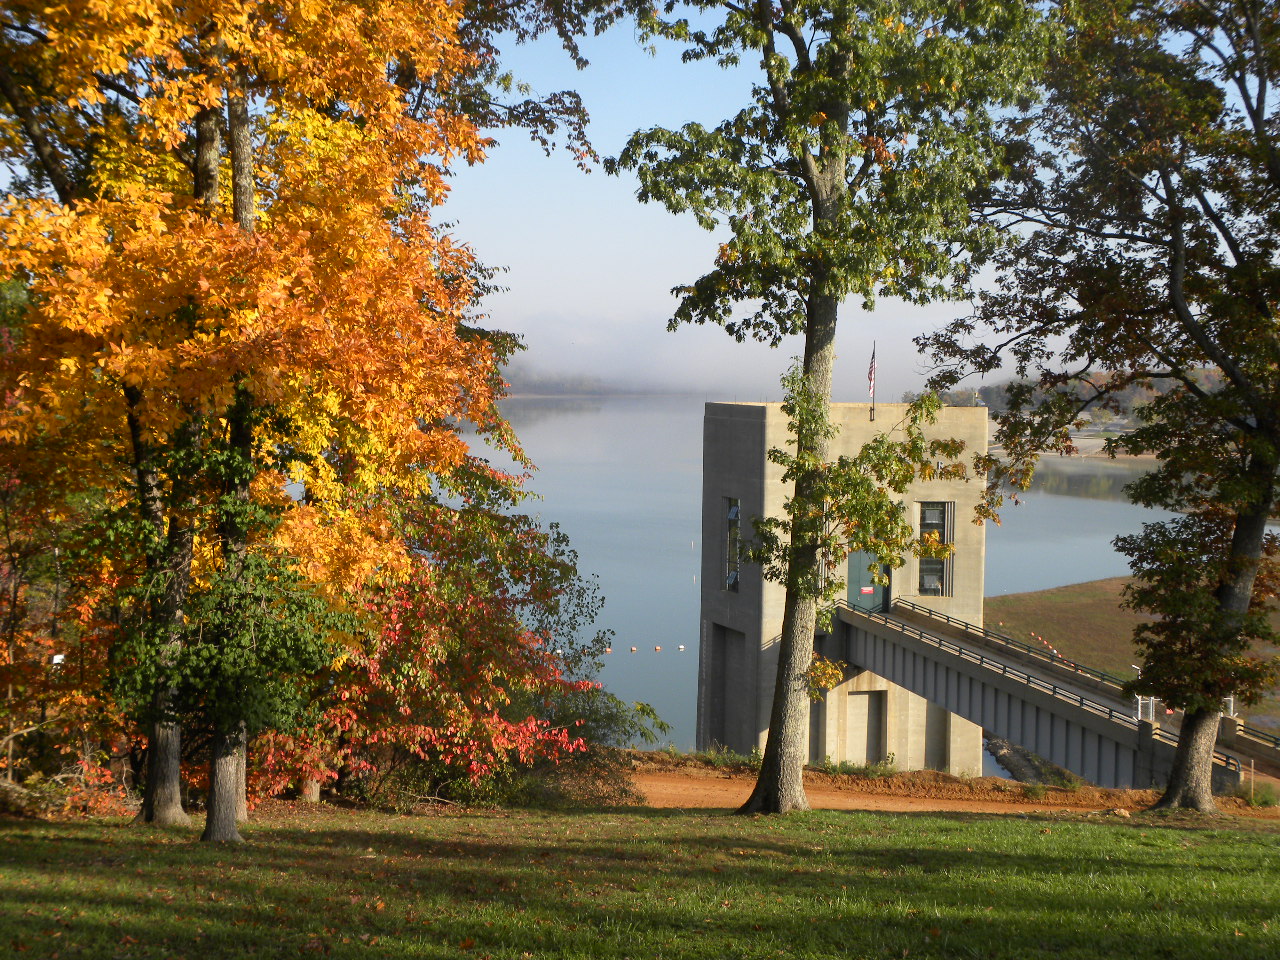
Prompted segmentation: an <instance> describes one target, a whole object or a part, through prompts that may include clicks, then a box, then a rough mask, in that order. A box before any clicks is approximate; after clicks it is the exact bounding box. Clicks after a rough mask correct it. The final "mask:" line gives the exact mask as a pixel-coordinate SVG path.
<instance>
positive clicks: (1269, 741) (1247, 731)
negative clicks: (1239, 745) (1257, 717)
mask: <svg viewBox="0 0 1280 960" xmlns="http://www.w3.org/2000/svg"><path fill="white" fill-rule="evenodd" d="M1240 733H1242V734H1243V735H1244V736H1246V737H1248V738H1249V739H1250V740H1261V741H1262V742H1263V743H1265V744H1266V745H1267V746H1269V747H1271V748H1272V749H1274V750H1280V737H1277V736H1276V735H1275V734H1274V733H1267V731H1265V730H1259V729H1258V728H1257V727H1251V726H1249V725H1248V724H1247V723H1242V724H1240Z"/></svg>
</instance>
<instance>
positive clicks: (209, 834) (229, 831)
mask: <svg viewBox="0 0 1280 960" xmlns="http://www.w3.org/2000/svg"><path fill="white" fill-rule="evenodd" d="M227 133H228V140H229V146H230V152H231V196H232V213H233V215H234V217H235V221H236V224H237V226H239V227H240V229H241V230H243V231H244V232H245V233H253V228H254V220H255V212H254V208H255V202H256V201H255V195H256V185H255V180H254V172H253V140H252V135H251V131H250V127H249V106H248V100H247V98H246V96H245V93H244V90H243V88H237V89H234V90H231V91H229V93H228V96H227ZM252 411H253V397H252V395H251V394H250V393H249V390H248V388H247V387H246V386H245V385H244V383H243V375H237V380H236V386H235V391H234V393H233V395H232V402H231V406H230V408H229V409H228V410H227V413H226V419H227V430H228V437H227V443H228V446H229V447H230V451H229V452H230V453H231V457H230V465H229V467H228V470H229V473H228V475H227V477H226V478H225V480H224V485H223V497H224V499H225V500H229V501H230V503H229V507H228V508H224V510H223V512H222V514H221V516H219V517H218V534H219V536H220V538H221V540H222V563H223V571H222V575H223V576H224V577H230V578H237V577H240V576H241V575H242V573H243V570H244V561H245V556H246V554H247V553H248V529H247V527H246V519H245V516H244V514H243V510H242V508H243V506H244V505H246V504H247V503H248V501H249V484H250V481H251V480H252V462H253V423H252ZM235 706H236V705H234V704H221V705H220V710H219V711H218V712H220V713H221V714H223V715H224V716H234V715H236V714H237V710H236V709H235ZM224 727H228V729H224ZM246 739H247V738H246V735H245V727H244V722H243V721H240V720H237V721H235V722H234V723H232V724H229V725H228V724H219V728H218V730H217V731H216V732H215V734H214V749H213V756H212V758H211V760H210V768H209V783H210V786H209V814H208V819H207V821H206V826H205V831H204V834H203V835H202V836H201V837H200V839H201V840H205V841H209V842H213V843H227V842H238V841H239V840H240V839H241V837H240V834H239V833H238V832H237V830H236V824H237V823H243V822H244V821H246V820H248V819H249V805H248V799H247V795H246V791H245V786H246V784H245V774H246V771H245V744H246Z"/></svg>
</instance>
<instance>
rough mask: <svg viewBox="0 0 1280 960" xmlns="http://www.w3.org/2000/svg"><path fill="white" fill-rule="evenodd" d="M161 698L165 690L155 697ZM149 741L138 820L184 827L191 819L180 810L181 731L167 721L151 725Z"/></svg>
mask: <svg viewBox="0 0 1280 960" xmlns="http://www.w3.org/2000/svg"><path fill="white" fill-rule="evenodd" d="M161 696H167V691H162V692H161V693H158V694H157V697H161ZM162 707H163V705H160V706H158V707H157V709H158V710H160V709H162ZM149 740H150V742H149V744H148V745H147V783H146V787H145V788H144V789H143V793H142V810H141V812H140V813H139V814H138V818H139V819H140V820H141V821H142V822H143V823H154V824H157V825H159V826H162V827H168V826H174V825H177V826H183V827H185V826H187V825H188V824H190V823H191V818H190V817H189V816H187V813H186V811H185V810H183V809H182V728H181V727H180V726H179V725H178V724H176V723H172V722H169V721H163V722H156V723H153V724H152V725H151V735H150V737H149Z"/></svg>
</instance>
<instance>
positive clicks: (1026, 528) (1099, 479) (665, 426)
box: [502, 397, 1167, 749]
mask: <svg viewBox="0 0 1280 960" xmlns="http://www.w3.org/2000/svg"><path fill="white" fill-rule="evenodd" d="M502 408H503V411H504V412H505V413H506V415H507V416H508V417H509V418H510V420H511V422H512V425H513V426H514V427H515V429H516V434H517V436H518V437H519V438H520V442H521V443H522V445H523V446H524V448H525V451H526V452H527V453H528V454H529V456H530V457H531V458H532V460H533V462H534V463H535V464H536V465H537V467H538V469H537V471H536V472H535V474H534V475H533V478H532V479H531V481H530V483H529V489H530V490H532V491H533V492H535V493H537V494H540V495H541V496H542V498H543V499H542V501H541V502H540V503H538V502H535V503H533V504H530V505H528V508H529V509H530V510H532V511H534V512H537V513H540V514H541V515H542V517H543V518H544V520H545V521H546V522H548V523H549V522H553V521H554V522H558V523H560V525H561V526H562V527H563V528H564V530H565V532H566V533H567V534H568V535H569V537H570V538H571V540H572V543H573V546H574V549H576V550H577V551H578V553H579V562H580V567H581V569H582V571H583V573H586V574H596V575H597V576H598V577H599V578H600V586H601V592H602V593H603V594H604V596H605V598H606V602H605V607H604V611H603V614H602V615H601V618H600V624H599V625H600V626H603V627H609V628H611V629H613V630H614V631H616V633H617V638H616V641H615V643H614V646H613V649H614V651H615V652H614V653H613V654H612V655H611V656H609V657H607V658H606V664H605V667H604V671H603V673H602V675H601V677H600V679H601V680H602V681H603V683H604V684H605V686H606V687H607V688H608V689H609V690H610V691H612V692H613V693H614V694H616V695H617V696H619V697H621V698H622V699H624V700H628V701H632V700H644V701H646V702H648V703H651V704H653V706H654V707H655V708H656V709H657V710H658V713H659V714H660V715H661V716H662V717H663V718H664V719H665V720H667V721H668V722H669V723H670V724H671V725H672V731H671V734H670V738H671V740H672V742H674V743H675V745H676V746H678V747H680V748H682V749H689V748H692V746H693V741H694V733H695V726H694V724H695V709H696V702H695V698H696V693H697V665H698V593H699V587H698V582H697V577H698V568H699V563H698V557H699V550H700V544H699V537H700V533H701V521H700V515H701V503H700V498H701V483H702V481H701V477H702V411H703V398H701V397H616V398H608V397H606V398H565V399H560V398H545V399H544V398H527V399H515V400H508V401H505V402H504V403H503V405H502ZM1144 469H1145V467H1144V465H1143V464H1142V463H1141V462H1134V461H1110V460H1100V459H1083V458H1053V459H1050V460H1045V461H1044V462H1043V464H1042V465H1041V467H1040V468H1039V469H1038V471H1037V474H1036V481H1035V483H1034V484H1033V486H1032V489H1031V490H1030V491H1028V492H1027V493H1026V494H1024V495H1023V501H1024V502H1023V503H1022V504H1021V505H1020V506H1008V507H1006V508H1005V509H1004V511H1003V514H1002V518H1001V519H1002V523H1001V525H1000V526H998V527H997V526H994V525H992V526H989V527H988V531H987V580H986V583H987V587H986V592H987V594H988V595H996V594H1003V593H1016V592H1021V591H1024V590H1038V589H1045V588H1048V587H1055V586H1061V585H1063V584H1067V583H1078V582H1081V581H1084V580H1095V579H1099V578H1101V577H1112V576H1121V575H1123V574H1124V573H1126V572H1127V566H1126V562H1125V559H1124V558H1123V557H1121V556H1119V555H1118V554H1116V553H1115V551H1114V550H1113V549H1112V548H1111V540H1112V538H1113V537H1115V536H1116V535H1117V534H1124V533H1134V532H1137V531H1138V530H1139V529H1140V527H1141V525H1142V523H1143V522H1144V521H1148V522H1149V521H1151V520H1154V519H1159V518H1161V517H1164V516H1167V515H1166V514H1163V513H1160V512H1158V511H1151V510H1145V509H1143V508H1140V507H1134V506H1133V505H1131V504H1129V503H1127V502H1125V501H1124V493H1123V487H1124V485H1125V484H1126V483H1128V482H1129V481H1130V480H1132V479H1134V478H1136V477H1137V476H1139V475H1140V474H1141V473H1142V472H1143V470H1144ZM680 644H684V645H685V650H684V652H679V651H678V647H679V645H680ZM633 646H634V647H636V653H634V654H633V653H630V652H629V651H630V649H631V647H633ZM658 646H660V647H662V651H661V652H657V651H655V649H654V648H655V647H658Z"/></svg>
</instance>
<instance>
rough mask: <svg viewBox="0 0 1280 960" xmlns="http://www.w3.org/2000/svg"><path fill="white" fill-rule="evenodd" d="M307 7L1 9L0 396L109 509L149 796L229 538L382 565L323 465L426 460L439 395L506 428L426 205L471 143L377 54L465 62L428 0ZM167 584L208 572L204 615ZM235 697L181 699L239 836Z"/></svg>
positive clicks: (429, 73) (171, 783) (332, 580)
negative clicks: (202, 722)
mask: <svg viewBox="0 0 1280 960" xmlns="http://www.w3.org/2000/svg"><path fill="white" fill-rule="evenodd" d="M313 13H314V12H313V11H311V10H309V9H304V8H292V7H291V8H286V9H282V10H279V11H276V13H275V14H274V15H273V16H271V17H263V16H262V15H261V11H260V10H258V8H257V7H256V6H255V5H253V4H242V3H237V2H209V3H198V4H194V5H193V4H180V5H174V4H168V3H159V4H145V5H137V6H131V7H125V8H122V9H113V10H112V11H111V12H110V13H102V12H101V8H100V7H99V6H97V5H94V4H71V5H46V4H39V3H32V4H26V3H19V4H10V5H9V7H8V10H7V15H6V19H5V22H4V37H3V42H4V51H3V53H4V58H3V59H4V66H3V68H0V72H2V73H3V76H2V77H0V80H2V83H0V94H2V95H3V97H4V102H5V111H4V114H3V120H4V123H5V132H6V137H5V138H4V145H3V148H4V150H5V151H6V153H7V159H8V160H9V161H10V163H11V164H15V165H17V166H18V168H19V169H20V170H21V171H23V174H24V176H25V180H24V182H23V184H22V186H23V187H24V190H23V192H24V195H23V196H21V197H13V196H11V197H10V199H9V200H8V201H7V203H6V204H5V205H4V208H3V210H2V211H0V232H3V235H4V238H5V247H4V253H3V255H2V256H3V270H4V273H5V275H6V276H15V275H16V276H20V277H21V278H22V279H23V281H24V282H25V283H26V284H27V286H28V289H29V292H30V304H29V308H28V309H27V312H26V317H25V339H24V341H23V342H22V344H20V345H19V353H18V355H17V358H18V363H17V366H18V368H19V370H20V373H19V375H18V376H17V377H16V378H15V379H14V380H13V381H11V388H12V389H13V390H14V391H15V393H16V395H17V397H18V401H19V402H18V403H17V404H16V405H15V406H14V407H12V408H11V409H9V410H6V412H5V415H6V423H5V426H6V430H7V431H8V434H7V435H9V436H12V437H14V438H15V439H16V441H17V442H20V443H24V444H28V445H31V444H34V443H38V442H47V441H48V440H49V438H57V440H58V441H59V442H58V444H57V446H58V448H59V449H60V450H62V451H64V454H65V457H66V458H67V459H66V462H65V464H64V468H65V470H66V471H67V474H68V475H69V476H71V477H74V478H75V481H76V482H77V483H78V484H80V485H82V486H84V487H85V488H86V489H87V488H93V489H97V490H101V491H104V496H105V497H107V498H108V499H115V500H116V501H117V502H123V503H128V504H129V505H130V506H131V509H132V511H133V512H134V516H135V517H136V518H137V522H136V523H134V524H133V526H132V528H131V529H132V530H133V531H134V532H135V533H136V537H135V538H134V539H133V541H132V543H131V544H130V545H128V546H127V548H126V549H127V550H128V551H132V554H133V555H134V556H136V557H137V558H138V560H139V567H138V570H137V573H136V576H137V577H138V578H139V583H140V584H141V586H142V588H141V589H140V590H139V591H137V592H136V593H135V594H134V596H136V597H137V608H136V610H135V611H134V612H135V614H136V615H137V616H139V617H141V619H142V621H143V622H144V624H145V625H146V627H147V633H148V635H149V636H150V637H151V638H152V641H153V645H154V649H153V653H152V657H153V660H154V662H155V663H158V664H160V666H161V669H160V670H158V671H157V676H156V680H155V683H154V684H153V687H154V695H153V697H152V706H151V709H150V710H149V714H150V719H151V723H152V724H153V726H152V732H151V750H150V758H151V759H150V770H149V775H148V779H147V783H148V796H147V805H146V812H147V815H148V817H149V818H151V819H155V820H157V821H161V822H163V821H175V820H180V819H182V817H183V814H182V812H181V808H180V805H179V804H178V797H177V789H176V787H177V779H176V773H177V760H178V756H179V754H178V752H177V726H176V723H175V721H176V718H177V715H178V713H179V710H178V707H177V705H176V704H174V703H173V702H172V694H173V693H174V692H175V691H176V690H177V689H178V688H179V687H180V686H181V682H182V679H183V678H182V676H181V675H180V674H179V672H178V668H179V666H180V665H181V664H182V663H184V662H189V659H190V654H191V652H192V650H196V651H203V653H204V655H205V656H207V657H212V658H214V659H218V658H219V657H220V656H221V655H222V653H229V652H231V651H232V650H233V649H237V648H239V647H240V646H241V645H240V644H238V643H237V642H236V641H235V637H234V635H233V634H232V633H230V632H228V630H229V625H230V624H231V623H232V622H233V620H234V618H232V617H230V616H228V615H227V614H229V613H230V612H231V611H233V610H234V609H237V606H236V605H237V604H238V603H240V602H241V601H240V600H238V599H235V597H236V596H240V597H241V598H243V597H244V596H245V595H246V594H245V592H244V590H246V589H248V588H247V586H246V583H247V581H246V575H247V574H246V571H248V570H249V568H250V567H252V566H254V565H255V562H254V560H253V558H254V557H259V558H263V559H264V561H265V560H266V559H269V558H271V557H273V556H274V557H280V558H282V559H284V560H287V563H286V566H298V567H302V568H305V569H307V570H309V571H310V576H311V577H312V578H313V582H315V581H316V580H317V579H318V580H320V581H323V582H324V583H326V584H328V585H329V586H330V587H331V588H332V589H333V590H335V591H338V592H340V591H341V590H343V589H351V588H354V587H355V586H358V585H359V584H360V583H361V582H362V580H363V579H367V578H368V577H370V576H372V575H373V574H374V573H375V572H385V571H390V570H394V569H396V568H397V567H398V566H399V565H403V564H404V563H406V562H407V558H406V552H405V547H404V544H403V543H402V542H401V541H399V540H398V539H397V538H396V537H394V536H393V535H392V534H391V532H390V531H389V530H388V529H387V527H386V524H385V523H384V522H382V521H381V520H380V519H379V517H378V515H377V514H376V513H374V514H368V513H362V512H358V511H354V510H353V509H352V506H351V504H352V497H351V492H352V491H356V492H357V493H358V492H359V491H360V490H372V489H374V488H377V489H380V490H383V491H394V492H399V493H401V494H403V495H404V496H409V497H412V496H417V495H418V494H420V493H422V492H424V491H426V490H430V489H431V488H432V485H433V484H434V483H435V482H436V478H438V477H443V476H447V475H448V474H449V473H450V472H451V471H452V470H453V469H454V468H455V467H456V466H457V465H458V464H459V463H460V462H461V461H462V459H463V457H464V455H465V451H466V442H465V441H464V439H463V438H462V436H461V434H460V427H459V424H460V423H463V422H468V421H469V422H472V423H474V424H477V425H478V426H479V427H480V429H481V430H482V431H490V432H494V433H495V434H496V435H497V436H498V437H499V442H501V438H502V437H503V436H505V432H504V431H503V430H502V428H501V426H500V422H499V421H498V419H497V417H496V413H495V411H494V408H493V404H492V399H493V390H494V388H495V386H496V384H497V377H496V374H495V367H494V364H495V353H494V350H493V348H492V346H491V344H490V342H489V341H488V340H486V339H485V338H483V337H478V336H470V335H466V334H465V332H464V331H463V330H462V329H461V320H462V317H463V313H464V311H465V310H466V308H467V306H468V304H469V303H470V299H471V289H472V274H471V262H472V261H471V258H470V256H469V255H468V254H467V253H466V251H465V250H463V249H461V248H459V247H458V246H456V245H455V244H453V243H452V242H451V241H450V240H449V239H448V238H447V237H444V236H442V235H440V234H439V233H438V232H437V231H436V230H435V229H434V227H433V226H432V224H431V222H430V219H429V208H430V206H431V205H432V204H433V203H435V202H436V201H438V200H439V199H440V198H441V197H442V196H443V194H444V191H445V184H444V178H443V165H444V164H445V163H446V162H448V160H449V159H450V158H453V157H459V156H461V157H467V158H472V159H477V158H479V157H480V155H481V154H482V150H483V143H482V142H481V140H480V138H479V136H478V135H477V133H476V131H475V128H474V126H473V125H472V124H471V123H470V122H469V121H468V120H466V119H465V118H463V117H460V116H456V115H454V114H451V113H448V112H447V111H444V110H440V109H436V108H434V106H433V107H431V108H429V109H419V110H412V109H409V108H408V105H407V101H406V96H405V89H404V88H403V87H402V86H399V85H397V84H396V83H395V82H394V78H395V76H396V71H395V70H394V69H392V68H393V67H394V65H396V64H404V63H412V64H413V68H414V72H415V75H416V76H417V77H419V78H423V77H430V78H433V81H434V82H435V83H436V84H437V85H443V84H444V83H445V82H446V79H447V77H448V76H450V75H451V74H454V73H456V72H458V71H459V70H461V69H463V68H465V66H466V65H467V63H468V62H469V55H468V53H467V52H466V51H465V50H464V49H463V48H462V46H461V45H460V44H458V43H457V42H456V36H457V34H456V30H457V17H458V12H457V9H456V8H455V7H454V6H452V5H449V4H445V3H426V4H423V3H418V2H414V3H408V2H399V0H385V2H378V3H373V4H363V5H341V6H338V7H334V8H331V9H329V10H328V12H327V13H326V15H325V17H324V18H323V19H319V18H317V17H315V16H314V15H313ZM49 192H52V194H53V197H49V196H47V194H48V193H49ZM286 482H289V483H292V484H294V485H295V488H297V489H301V490H304V491H305V496H304V497H303V498H302V499H300V500H295V499H294V498H292V497H290V496H289V495H287V494H286V493H285V492H284V485H285V484H286ZM357 499H358V498H357ZM264 512H265V513H269V514H272V515H273V516H274V519H273V520H272V522H270V523H263V522H258V520H257V519H255V518H256V517H257V516H259V515H261V514H262V513H264ZM258 568H259V569H261V564H258ZM282 575H283V574H281V573H270V574H267V576H268V577H269V578H272V577H274V578H277V579H278V578H279V577H280V576H282ZM218 584H221V585H222V586H221V587H219V586H218ZM228 585H238V586H237V588H236V589H237V590H240V593H238V594H237V592H236V590H231V591H230V592H227V590H228V589H230V588H229V586H228ZM193 587H194V588H196V589H197V590H198V591H203V595H205V596H210V595H214V594H217V592H218V591H219V590H222V593H221V594H220V596H221V600H220V601H219V604H220V605H215V606H217V609H218V610H220V612H221V616H220V617H217V618H213V619H212V620H211V621H210V622H209V623H208V626H209V627H210V629H208V630H206V631H205V632H204V633H201V632H200V626H201V625H200V624H199V623H194V622H193V621H192V620H191V618H190V617H189V616H188V613H189V612H190V610H191V609H192V603H193V598H194V597H196V596H197V594H193V593H192V590H193ZM241 588H244V589H241ZM211 590H212V591H213V593H212V594H211V593H210V591H211ZM249 593H252V591H251V590H250V591H249ZM334 595H335V596H336V595H337V594H336V593H335V594H334ZM264 622H265V621H264ZM241 623H242V625H243V621H241ZM193 645H194V646H193ZM226 692H227V696H228V697H231V698H234V697H235V696H236V694H235V692H234V690H232V689H227V691H226ZM244 713H245V711H244V710H242V709H241V708H240V706H238V705H237V704H236V702H235V701H234V699H232V700H231V701H223V702H219V704H218V705H217V709H216V710H212V711H210V712H209V713H208V714H207V719H208V720H209V721H210V722H211V723H212V724H213V729H214V736H215V742H214V749H213V754H214V765H213V770H212V785H211V787H212V788H211V794H210V811H209V818H208V821H207V823H208V826H207V828H206V833H205V837H206V839H211V840H235V839H238V835H237V834H236V831H235V816H234V807H235V806H237V805H238V804H237V793H238V792H239V791H238V777H237V775H236V774H235V771H234V766H233V763H234V760H233V757H234V754H235V753H236V752H237V747H238V746H239V744H240V743H241V742H242V739H243V736H244V733H243V729H242V725H243V722H244V721H245V719H246V718H245V716H244ZM229 783H230V784H231V786H230V788H228V784H229ZM229 809H230V813H229V812H228V811H229Z"/></svg>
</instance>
